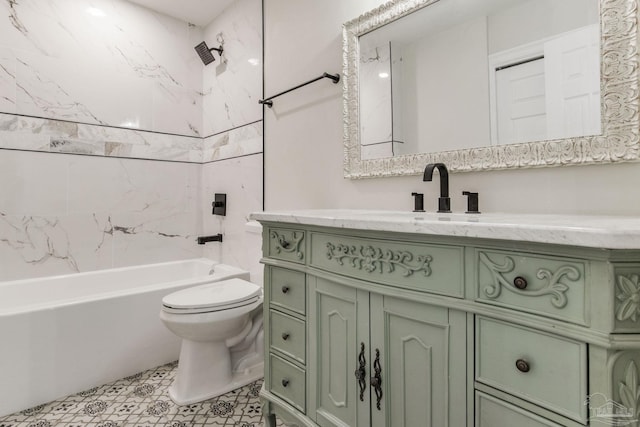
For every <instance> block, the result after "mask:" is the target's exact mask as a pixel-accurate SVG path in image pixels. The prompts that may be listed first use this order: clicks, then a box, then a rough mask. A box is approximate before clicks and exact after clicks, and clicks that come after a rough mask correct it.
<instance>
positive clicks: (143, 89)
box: [0, 0, 202, 136]
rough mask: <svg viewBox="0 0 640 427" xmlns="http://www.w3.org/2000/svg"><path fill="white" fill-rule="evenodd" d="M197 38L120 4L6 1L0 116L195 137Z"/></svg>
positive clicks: (0, 8)
mask: <svg viewBox="0 0 640 427" xmlns="http://www.w3.org/2000/svg"><path fill="white" fill-rule="evenodd" d="M90 10H100V11H101V12H102V13H103V16H94V15H92V14H91V13H89V11H90ZM201 38H202V29H200V28H198V27H195V26H192V25H189V24H187V23H186V22H182V21H179V20H176V19H173V18H169V17H166V16H164V15H160V14H156V13H152V12H150V11H149V10H147V9H144V8H141V7H139V6H137V5H134V4H132V3H129V2H126V1H122V0H92V1H87V0H83V1H77V0H55V1H54V0H23V1H20V2H2V3H0V93H2V94H3V96H2V98H1V100H0V111H1V112H4V113H17V114H24V115H30V116H36V117H44V118H53V119H63V120H71V121H74V122H80V123H89V124H105V125H111V126H123V127H128V128H135V129H145V130H154V131H159V132H168V133H175V134H181V135H190V136H199V135H200V134H201V128H202V116H201V112H202V107H201V95H200V92H201V88H202V63H201V62H200V60H199V59H198V57H197V56H196V55H195V54H194V51H193V46H195V44H196V43H197V42H196V40H200V39H201Z"/></svg>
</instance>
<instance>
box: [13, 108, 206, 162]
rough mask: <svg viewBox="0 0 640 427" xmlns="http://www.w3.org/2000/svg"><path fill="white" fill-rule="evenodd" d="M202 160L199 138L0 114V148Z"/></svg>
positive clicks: (184, 160) (191, 160)
mask: <svg viewBox="0 0 640 427" xmlns="http://www.w3.org/2000/svg"><path fill="white" fill-rule="evenodd" d="M1 148H12V149H23V150H34V151H47V152H58V153H75V154H89V155H95V156H110V157H130V158H141V159H155V160H175V161H183V162H194V163H200V162H202V139H201V138H199V137H187V136H179V135H167V134H161V133H155V132H146V131H140V130H129V129H120V128H114V127H109V126H98V125H87V124H83V123H75V122H65V121H60V120H51V119H42V118H35V117H26V116H16V115H12V114H2V113H0V149H1Z"/></svg>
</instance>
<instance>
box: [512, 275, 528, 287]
mask: <svg viewBox="0 0 640 427" xmlns="http://www.w3.org/2000/svg"><path fill="white" fill-rule="evenodd" d="M513 286H515V287H516V288H518V289H526V288H527V286H528V283H527V279H525V278H524V277H522V276H518V277H516V278H515V279H513Z"/></svg>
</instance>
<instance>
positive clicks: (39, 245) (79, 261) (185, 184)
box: [0, 150, 202, 280]
mask: <svg viewBox="0 0 640 427" xmlns="http://www.w3.org/2000/svg"><path fill="white" fill-rule="evenodd" d="M200 169H201V165H199V164H188V163H177V162H156V161H149V160H133V159H110V158H104V157H86V156H74V155H64V154H62V155H54V154H47V153H31V152H24V151H7V150H3V151H1V152H0V182H2V183H4V184H3V188H2V190H1V191H2V194H3V196H6V197H3V198H2V202H1V204H0V260H1V262H0V266H1V267H2V268H0V280H10V279H17V278H24V277H36V276H44V275H49V274H62V273H69V272H74V271H87V270H94V269H102V268H110V267H117V266H124V265H132V264H142V263H149V262H161V261H168V260H173V259H184V258H192V257H197V256H201V253H202V248H201V247H200V246H198V245H197V244H196V242H195V238H196V234H197V231H198V224H199V220H198V219H199V217H200V213H199V212H198V199H199V194H198V186H197V185H194V184H195V183H197V182H198V181H199V174H200Z"/></svg>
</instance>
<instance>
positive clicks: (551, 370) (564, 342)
mask: <svg viewBox="0 0 640 427" xmlns="http://www.w3.org/2000/svg"><path fill="white" fill-rule="evenodd" d="M476 346H477V348H476V379H477V380H478V381H479V382H481V383H484V384H486V385H489V386H492V387H494V388H497V389H499V390H502V391H504V392H506V393H510V394H513V395H516V396H518V397H521V398H522V399H525V400H527V401H530V402H532V403H535V404H537V405H540V406H543V407H546V408H547V409H549V410H551V411H554V412H557V413H559V414H561V415H564V416H566V417H568V418H571V419H574V420H577V421H580V422H586V416H587V414H586V409H587V408H586V406H585V405H584V401H585V399H586V396H587V386H586V385H587V379H586V377H587V356H586V354H587V352H586V345H585V344H582V343H579V342H576V341H572V340H569V339H564V338H560V337H557V336H554V335H552V334H548V333H545V332H540V331H536V330H533V329H529V328H525V327H522V326H516V325H509V324H507V323H504V322H501V321H498V320H493V319H488V318H483V317H478V318H477V322H476Z"/></svg>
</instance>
